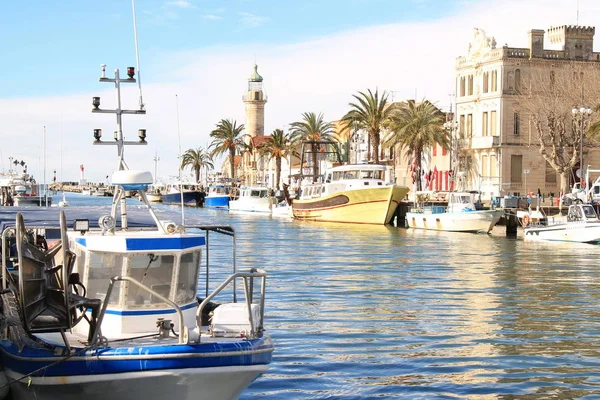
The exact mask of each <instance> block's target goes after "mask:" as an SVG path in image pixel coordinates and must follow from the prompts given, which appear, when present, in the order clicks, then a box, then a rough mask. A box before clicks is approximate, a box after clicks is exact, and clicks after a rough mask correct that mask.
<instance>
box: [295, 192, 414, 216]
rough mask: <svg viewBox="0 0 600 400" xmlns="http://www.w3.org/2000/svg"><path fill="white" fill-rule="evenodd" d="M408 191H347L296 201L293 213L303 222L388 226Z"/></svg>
mask: <svg viewBox="0 0 600 400" xmlns="http://www.w3.org/2000/svg"><path fill="white" fill-rule="evenodd" d="M408 190H409V189H408V188H407V187H405V186H397V185H390V186H381V187H374V188H369V189H354V190H346V191H342V192H337V193H333V194H330V195H327V196H321V197H317V198H313V199H306V200H294V202H293V203H292V211H293V214H294V218H296V219H301V220H310V221H324V222H341V223H353V224H376V225H384V224H387V223H389V222H390V221H391V220H392V218H393V216H394V213H395V212H396V208H397V207H398V204H399V203H400V201H401V200H402V199H403V198H404V196H406V194H407V193H408Z"/></svg>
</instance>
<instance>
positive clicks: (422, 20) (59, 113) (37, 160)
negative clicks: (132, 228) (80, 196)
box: [0, 0, 600, 182]
mask: <svg viewBox="0 0 600 400" xmlns="http://www.w3.org/2000/svg"><path fill="white" fill-rule="evenodd" d="M578 9H579V13H578V11H577V10H578ZM135 11H136V19H137V33H138V42H139V57H140V68H139V72H140V77H141V82H142V93H143V101H144V103H145V104H146V110H147V114H146V115H145V116H127V115H126V116H124V117H123V132H124V136H125V139H126V140H137V130H138V129H140V128H144V129H146V130H147V141H148V145H147V146H129V147H126V148H125V159H126V162H127V164H128V165H129V168H130V169H137V170H147V171H151V172H152V173H153V174H154V172H155V169H156V171H157V175H158V176H159V177H160V178H162V179H163V180H168V178H169V177H170V176H176V175H177V173H178V170H177V165H178V159H177V157H178V154H179V152H180V149H181V151H182V152H185V150H187V149H190V148H198V147H203V148H206V147H207V146H208V145H209V144H210V142H211V138H210V136H209V134H210V131H211V130H212V129H214V127H215V125H216V124H217V123H218V122H219V121H220V120H221V119H234V120H236V121H237V122H238V123H240V124H242V123H244V115H245V114H244V104H243V102H242V95H243V94H244V93H245V91H246V88H247V78H248V76H249V75H250V73H251V72H252V69H253V65H254V63H255V62H256V63H257V64H258V71H259V73H260V74H261V75H262V76H263V77H264V82H263V85H264V89H265V91H266V94H267V96H268V102H267V104H266V106H265V134H269V133H270V132H272V131H273V130H274V129H284V130H287V128H288V126H289V124H290V123H292V122H294V121H298V120H301V115H302V113H303V112H309V111H313V112H316V113H323V115H324V118H325V119H326V120H330V121H332V120H337V119H339V118H341V117H342V116H343V115H344V114H345V113H346V112H347V111H348V109H349V108H348V103H349V102H350V101H351V100H352V95H353V94H356V93H357V92H358V91H365V90H367V89H371V90H375V89H379V90H380V91H383V90H386V91H388V92H389V94H390V97H391V98H392V99H393V100H394V101H402V100H406V99H412V98H416V99H418V100H422V99H428V100H430V101H432V102H434V103H436V104H437V105H438V106H439V107H440V108H442V109H446V110H447V109H448V108H449V106H450V103H451V102H452V96H451V94H452V93H453V92H454V90H455V89H454V67H455V60H456V57H458V56H461V55H465V54H466V53H467V49H468V45H469V42H470V41H471V39H472V37H473V28H481V29H483V30H484V31H485V32H486V34H487V35H488V36H494V37H495V38H496V41H497V43H498V46H503V45H504V44H508V46H510V47H527V32H528V31H529V30H530V29H548V28H549V27H551V26H560V25H575V24H577V23H579V24H580V25H592V26H593V25H594V23H595V22H596V21H600V1H598V0H502V1H500V0H137V1H136V3H135ZM132 14H133V13H132V3H131V1H129V0H103V1H96V2H93V1H80V0H56V1H47V0H30V1H27V2H17V1H9V0H2V13H0V54H1V56H0V138H1V139H0V170H1V171H7V170H8V169H9V157H12V159H13V160H14V159H16V160H19V161H21V160H23V161H25V162H26V163H27V165H28V169H29V172H30V173H32V174H33V175H34V177H35V178H36V180H37V181H38V182H43V181H44V175H45V181H46V182H50V181H51V180H52V176H53V171H55V170H56V175H57V180H59V181H76V180H78V179H79V178H80V165H82V164H83V165H84V168H85V178H86V179H88V180H90V181H93V182H105V181H106V179H105V177H106V176H112V173H113V172H114V171H115V170H116V169H117V167H118V164H117V151H116V146H93V145H92V143H93V129H95V128H100V129H102V130H103V132H104V139H107V138H108V139H110V138H111V137H112V132H113V131H114V130H115V127H116V118H115V116H114V115H113V114H92V113H91V108H92V105H91V99H92V97H93V96H100V97H101V107H102V108H115V104H116V100H115V93H114V85H112V84H106V83H100V82H98V77H99V76H100V65H101V64H106V65H107V67H106V70H107V76H108V77H114V70H115V69H116V68H119V69H120V71H121V72H120V73H121V75H122V76H124V75H125V72H126V69H127V67H128V66H136V54H135V45H134V29H133V16H132ZM599 28H600V27H599ZM599 40H600V39H598V40H596V42H598V41H599ZM547 47H549V46H547ZM598 49H599V46H598V45H595V46H594V50H595V51H598ZM138 99H139V93H138V87H137V85H131V84H130V85H124V87H123V90H122V100H123V106H122V107H123V109H135V108H137V105H138V101H139V100H138ZM157 156H158V157H157ZM155 158H159V159H160V160H159V161H158V162H155V161H154V159H155ZM216 164H217V165H216V166H217V167H220V160H217V162H216ZM44 166H45V168H44ZM219 169H220V168H219ZM44 171H45V174H44Z"/></svg>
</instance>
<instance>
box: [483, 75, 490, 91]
mask: <svg viewBox="0 0 600 400" xmlns="http://www.w3.org/2000/svg"><path fill="white" fill-rule="evenodd" d="M489 77H490V73H489V72H484V73H483V93H487V92H488V83H489V82H488V81H489Z"/></svg>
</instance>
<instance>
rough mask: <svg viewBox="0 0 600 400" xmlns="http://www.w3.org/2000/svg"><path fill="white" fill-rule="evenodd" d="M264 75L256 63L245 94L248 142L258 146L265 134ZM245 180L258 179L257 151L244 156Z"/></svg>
mask: <svg viewBox="0 0 600 400" xmlns="http://www.w3.org/2000/svg"><path fill="white" fill-rule="evenodd" d="M262 81H263V77H262V76H260V75H259V74H258V65H256V64H254V71H252V74H250V77H249V78H248V90H247V92H246V94H245V95H244V96H243V100H244V104H245V105H246V121H245V124H244V126H245V131H246V135H248V136H246V139H245V141H246V144H251V143H250V142H252V145H253V146H257V145H258V144H260V143H262V140H264V136H265V103H266V102H267V96H265V93H264V91H263V87H262ZM242 163H243V168H244V176H245V182H246V184H247V185H254V184H255V183H256V182H257V181H258V170H257V167H258V166H257V155H256V152H252V153H250V152H245V153H244V154H243V157H242Z"/></svg>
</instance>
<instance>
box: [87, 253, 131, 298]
mask: <svg viewBox="0 0 600 400" xmlns="http://www.w3.org/2000/svg"><path fill="white" fill-rule="evenodd" d="M89 257H90V264H89V265H90V269H89V272H88V278H87V282H86V288H87V293H88V294H87V295H88V297H90V298H97V299H101V300H104V298H105V297H106V290H107V289H108V281H109V280H110V278H112V277H113V276H120V275H122V271H123V257H122V256H120V255H115V254H107V253H93V252H92V253H89ZM78 259H81V260H83V259H84V257H81V256H80V257H78ZM123 284H124V282H116V283H115V285H114V287H113V291H112V294H111V296H110V301H109V302H108V304H112V305H116V304H119V293H120V292H121V291H120V288H121V285H123Z"/></svg>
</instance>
